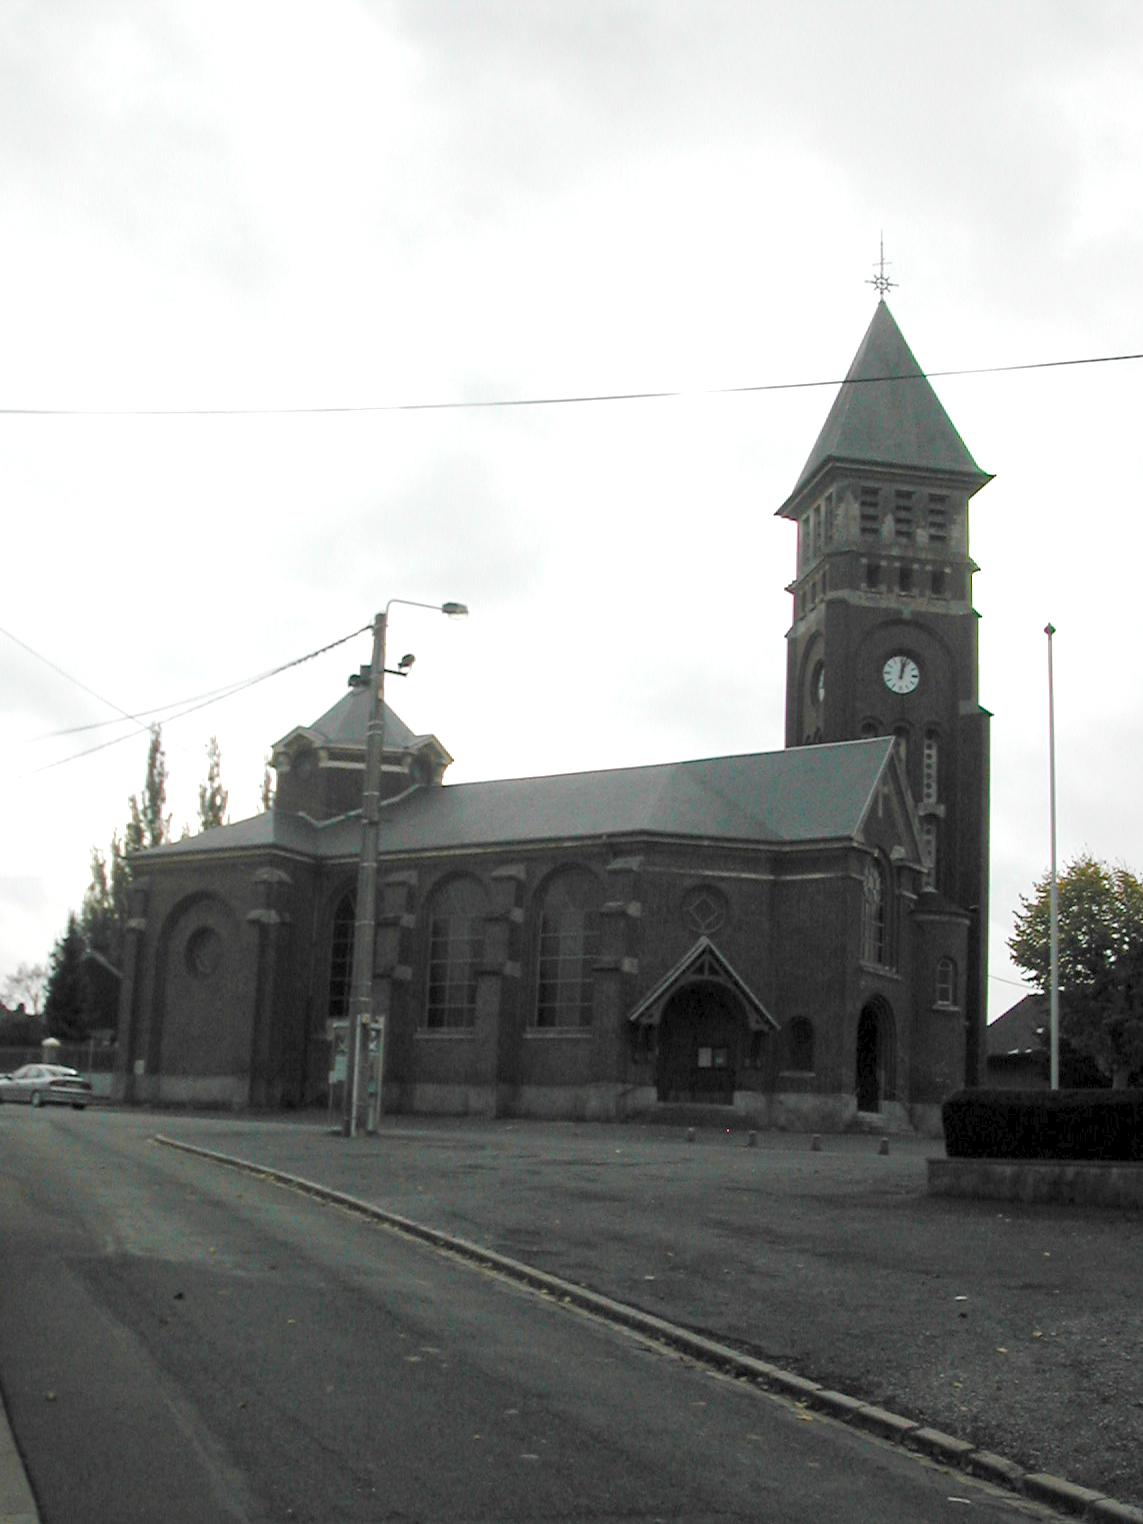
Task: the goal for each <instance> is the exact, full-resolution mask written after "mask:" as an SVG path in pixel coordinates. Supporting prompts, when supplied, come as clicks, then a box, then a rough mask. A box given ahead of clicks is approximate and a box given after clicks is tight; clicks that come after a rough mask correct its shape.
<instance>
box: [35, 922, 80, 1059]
mask: <svg viewBox="0 0 1143 1524" xmlns="http://www.w3.org/2000/svg"><path fill="white" fill-rule="evenodd" d="M85 951H86V949H85V947H84V941H83V933H82V931H80V928H79V921H78V919H77V918H76V916H74V915H69V916H68V918H67V930H66V931H65V932H64V934H63V936H62V937H60V938H59V940H58V941H57V942H56V945H55V947H54V948H53V949H52V958H51V970H50V972H49V974H48V987H47V993H46V995H45V996H44V1017H45V1019H46V1021H47V1025H48V1032H49V1034H50V1035H51V1036H52V1037H58V1038H60V1039H61V1040H62V1041H64V1042H75V1041H77V1040H78V1039H79V1038H81V1037H82V1036H83V1035H84V1033H85V1032H86V1030H87V1028H88V1025H89V1020H88V1010H87V991H86V988H85V985H84V978H83V955H84V952H85Z"/></svg>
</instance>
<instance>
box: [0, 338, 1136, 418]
mask: <svg viewBox="0 0 1143 1524" xmlns="http://www.w3.org/2000/svg"><path fill="white" fill-rule="evenodd" d="M1125 360H1143V353H1139V354H1134V353H1131V354H1118V355H1083V356H1079V357H1078V358H1075V359H1069V360H1026V361H1023V362H1021V363H1018V364H1015V365H977V366H970V367H966V368H965V369H962V370H927V371H916V372H915V373H914V374H912V375H908V376H856V377H853V378H852V379H851V378H850V377H848V376H842V377H840V379H839V378H833V379H831V380H826V381H764V382H758V383H756V384H754V385H750V386H713V387H699V388H697V389H695V388H691V389H688V390H678V391H648V392H590V393H584V394H582V395H576V396H560V397H492V398H488V399H487V400H485V401H452V402H375V403H346V404H329V405H326V406H318V407H125V408H113V407H110V408H88V407H0V417H9V418H16V417H22V418H254V417H258V418H288V417H296V416H299V415H307V416H319V415H322V414H336V413H345V414H349V413H432V412H448V411H457V410H460V409H477V408H510V407H568V406H572V405H575V404H580V403H586V402H659V401H663V400H665V399H668V398H672V397H696V396H697V397H732V396H741V395H744V394H745V393H748V392H794V391H808V390H812V389H814V388H816V387H824V386H843V385H849V386H881V385H884V383H885V382H887V381H939V380H941V379H944V378H947V377H950V376H997V375H1005V374H1008V373H1011V372H1013V371H1024V370H1059V369H1062V368H1064V367H1068V366H1077V365H1114V364H1118V363H1120V362H1122V361H1125Z"/></svg>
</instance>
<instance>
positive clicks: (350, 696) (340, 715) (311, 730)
mask: <svg viewBox="0 0 1143 1524" xmlns="http://www.w3.org/2000/svg"><path fill="white" fill-rule="evenodd" d="M384 708H385V750H386V752H393V751H416V750H417V749H418V748H419V747H422V746H424V745H426V744H427V743H429V742H432V743H433V745H434V746H435V747H436V748H437V750H438V751H439V752H440V753H441V755H442V756H443V757H445V758H446V759H447V760H448V761H450V762H451V761H452V758H451V757H450V756H449V754H448V752H447V751H446V750H445V748H444V747H443V746H442V745H441V743H440V741H438V740H437V738H436V736H431V735H425V736H418V735H414V734H413V732H412V731H411V730H410V729H409V727H408V726H407V725H406V724H405V722H404V720H403V719H402V718H401V716H400V715H399V714H398V713H397V712H396V711H395V710H393V709H390V707H389V705H388V704H386V705H385V706H384ZM368 721H369V692H368V689H367V688H364V687H356V688H350V689H348V690H347V691H346V692H345V693H343V694H342V696H341V697H340V698H339V699H338V701H337V703H336V704H334V705H333V706H332V707H331V708H329V709H327V710H326V712H325V713H324V714H323V715H321V716H320V717H319V718H318V719H316V720H314V722H313V724H312V725H297V726H295V727H294V729H293V730H291V731H290V732H289V733H288V734H287V735H284V736H283V737H282V739H281V740H280V741H278V742H276V743H275V745H274V751H275V752H278V751H279V750H280V749H281V748H283V747H285V746H288V745H289V743H290V742H291V741H292V740H293V739H294V737H295V736H303V737H304V738H305V739H306V740H307V741H309V742H310V744H311V745H314V746H328V747H335V748H337V747H341V748H345V749H347V750H354V749H360V750H364V748H365V730H366V726H367V725H368Z"/></svg>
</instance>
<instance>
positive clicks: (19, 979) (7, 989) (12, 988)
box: [4, 963, 48, 1016]
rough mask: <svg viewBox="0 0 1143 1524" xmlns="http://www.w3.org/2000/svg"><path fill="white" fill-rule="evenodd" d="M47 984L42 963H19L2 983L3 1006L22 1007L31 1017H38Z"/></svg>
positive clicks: (46, 972)
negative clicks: (14, 970)
mask: <svg viewBox="0 0 1143 1524" xmlns="http://www.w3.org/2000/svg"><path fill="white" fill-rule="evenodd" d="M47 982H48V971H47V969H46V968H45V967H44V965H43V964H42V963H21V964H20V965H19V966H18V968H17V969H16V972H15V973H14V974H9V975H8V977H7V979H5V981H4V1004H5V1005H8V1006H16V1005H22V1006H24V1007H25V1008H26V1009H27V1010H28V1011H29V1012H30V1013H31V1014H32V1015H33V1016H38V1015H39V1013H40V1002H41V1000H42V999H43V996H44V986H45V985H46V984H47Z"/></svg>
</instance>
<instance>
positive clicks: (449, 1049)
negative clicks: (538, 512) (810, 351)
mask: <svg viewBox="0 0 1143 1524" xmlns="http://www.w3.org/2000/svg"><path fill="white" fill-rule="evenodd" d="M988 479H989V478H988V476H987V474H986V473H984V472H982V471H981V470H980V469H979V467H977V466H976V464H975V462H974V461H973V460H972V457H971V456H970V455H969V453H968V451H967V449H966V448H965V446H964V444H963V442H962V441H961V440H960V437H959V435H957V433H956V430H955V429H954V428H953V425H952V423H951V422H950V421H949V419H948V417H947V415H946V414H945V412H944V409H943V408H942V407H941V404H940V402H939V401H938V399H937V398H936V395H935V393H934V392H933V390H932V388H931V386H930V385H929V383H928V381H927V380H926V379H925V378H924V376H923V374H922V373H921V371H920V368H919V366H918V365H917V362H916V361H915V359H914V358H913V356H912V354H911V353H910V351H909V349H908V346H907V345H906V344H905V341H904V339H903V337H902V336H901V333H900V331H899V329H898V328H897V325H896V323H895V322H894V320H893V318H892V315H891V314H890V312H889V309H888V307H887V306H886V305H885V304H884V302H881V303H880V304H879V305H878V308H877V310H876V312H875V314H874V318H873V321H872V323H871V324H870V328H869V331H868V333H867V334H866V336H865V339H864V340H863V342H862V345H861V347H860V348H859V350H858V353H857V356H856V358H855V360H854V363H853V366H852V367H851V369H850V373H849V376H848V378H847V380H846V382H845V384H844V385H843V386H842V388H841V390H840V392H839V395H838V398H837V401H836V402H835V404H834V407H833V409H832V410H831V412H830V414H829V417H828V418H827V421H826V424H825V427H824V428H823V430H822V434H821V436H820V437H819V439H818V442H817V444H816V445H815V447H814V449H813V451H811V454H810V457H809V459H808V461H807V463H806V466H805V468H804V470H803V472H802V473H801V476H800V477H799V480H798V483H797V485H796V487H795V490H794V492H793V493H792V494H791V496H790V497H789V498H788V499H787V500H786V502H785V503H784V504H783V505H782V507H781V508H780V509H779V510H778V511H779V512H780V513H781V514H782V516H784V517H786V518H789V519H792V520H794V522H796V523H797V525H798V552H797V564H796V573H795V577H794V580H793V581H792V583H791V584H790V592H791V594H792V597H793V624H792V626H791V629H790V632H789V635H788V638H787V643H788V655H787V673H788V678H787V696H786V714H787V719H786V742H787V744H786V749H785V750H783V751H779V752H771V753H754V754H747V755H742V756H730V757H713V758H706V759H701V760H696V761H689V762H668V763H663V764H660V765H656V766H650V767H640V768H624V769H615V770H602V771H597V772H590V773H577V774H564V775H557V776H553V777H543V778H528V779H506V780H498V781H491V782H484V783H467V784H461V785H449V784H446V783H445V782H444V775H445V772H446V771H447V768H448V765H449V763H450V761H451V758H450V757H449V754H448V752H447V750H446V749H445V747H444V746H443V745H442V744H441V742H440V741H439V740H438V739H437V738H436V737H435V736H431V735H428V736H417V735H413V734H412V733H411V732H410V731H409V730H408V729H407V727H405V726H404V725H403V724H402V722H401V721H400V719H399V718H398V716H396V715H395V714H394V713H393V712H392V711H391V710H386V718H385V755H384V770H383V788H382V792H383V804H382V809H381V865H380V877H379V902H378V909H377V925H376V951H375V960H374V969H373V1008H374V1010H375V1011H376V1012H377V1013H379V1014H383V1015H384V1016H385V1020H386V1043H385V1074H384V1105H385V1109H386V1110H387V1111H397V1112H400V1111H408V1112H430V1111H431V1112H451V1113H461V1114H463V1113H480V1114H484V1115H525V1116H546V1117H598V1118H605V1117H623V1116H629V1115H633V1114H647V1113H649V1112H650V1113H654V1112H655V1111H656V1110H657V1109H658V1108H671V1107H677V1106H679V1105H680V1104H686V1105H695V1104H703V1105H710V1106H718V1107H720V1108H725V1110H724V1113H723V1114H725V1115H727V1116H732V1115H733V1116H736V1117H738V1118H741V1119H742V1120H743V1121H749V1122H750V1123H753V1124H756V1125H774V1126H787V1127H805V1128H832V1127H841V1126H845V1125H849V1124H851V1123H856V1124H858V1125H860V1124H861V1121H862V1119H863V1118H864V1119H866V1120H867V1121H868V1122H869V1124H870V1125H876V1126H878V1127H881V1128H884V1127H892V1126H900V1127H906V1126H910V1125H912V1126H914V1127H918V1128H920V1129H923V1130H925V1131H936V1130H938V1128H939V1107H940V1102H941V1100H942V1099H943V1098H944V1096H945V1095H947V1094H948V1093H949V1092H950V1091H951V1090H953V1089H956V1088H958V1087H959V1086H960V1085H962V1084H964V1083H965V1082H966V1081H967V1082H969V1083H978V1082H979V1081H980V1079H981V1077H982V1073H983V1067H984V1004H983V988H984V981H983V976H982V970H983V966H984V960H985V958H986V954H987V948H986V945H985V940H984V937H985V933H984V928H985V927H986V925H987V890H988V829H987V811H988V715H987V712H986V711H985V710H983V709H982V708H981V707H980V705H979V702H978V700H977V657H976V638H977V616H976V614H975V612H974V610H973V609H972V603H971V581H972V573H973V571H974V570H975V567H974V564H973V562H972V560H971V558H970V556H969V550H968V503H969V499H970V498H971V497H972V496H973V494H974V493H975V492H976V491H977V490H978V489H979V488H980V487H981V486H982V485H984V483H985V482H986V481H987V480H988ZM367 707H368V698H367V695H366V694H365V693H364V692H363V691H361V690H360V689H358V690H353V691H351V692H349V693H347V694H346V695H345V696H344V697H342V698H341V699H339V700H338V702H337V703H335V704H334V705H333V707H332V708H331V709H330V710H329V711H328V712H327V713H326V714H324V715H323V716H322V717H321V718H320V719H318V720H317V721H315V722H314V723H313V724H312V725H308V726H300V727H296V728H295V729H293V730H291V731H290V732H289V733H288V734H287V735H285V736H284V737H283V739H282V740H281V741H280V742H278V744H277V745H276V746H275V748H274V753H273V762H274V766H275V768H276V770H277V774H278V791H277V796H276V799H275V804H274V807H273V809H272V810H270V811H269V812H267V813H266V814H263V815H260V816H256V817H254V818H253V819H251V820H247V821H241V822H238V823H237V824H234V825H231V826H226V827H220V828H217V829H215V830H212V831H209V832H206V833H204V834H203V835H201V836H198V837H194V838H191V839H189V840H185V841H181V842H176V843H173V844H171V845H168V846H165V847H161V848H158V849H155V850H153V851H149V852H144V853H140V854H138V855H137V856H136V857H135V858H134V859H133V867H134V873H135V878H134V883H133V886H132V890H131V918H130V923H129V930H128V938H127V950H126V954H125V959H124V964H125V966H124V979H123V988H122V998H121V1004H120V1025H119V1048H118V1053H119V1056H118V1060H117V1062H118V1068H117V1073H116V1081H115V1084H116V1094H117V1095H118V1096H119V1097H120V1098H123V1099H127V1100H137V1101H146V1102H181V1103H192V1104H193V1103H201V1104H204V1105H205V1104H209V1105H218V1104H223V1105H232V1106H239V1107H241V1106H248V1105H254V1106H281V1105H290V1106H293V1105H307V1104H311V1103H317V1102H320V1101H322V1100H323V1099H324V1096H325V1094H326V1090H327V1087H328V1084H329V1074H330V1067H331V1042H332V1037H333V1030H334V1024H335V1023H337V1022H338V1021H340V1020H343V1019H344V1017H345V1016H346V1014H347V1008H348V995H349V976H350V968H351V965H352V945H353V937H354V911H355V907H354V896H355V885H356V869H357V861H358V857H359V854H360V850H361V837H362V819H361V796H362V786H363V777H364V756H365V721H366V712H367Z"/></svg>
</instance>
